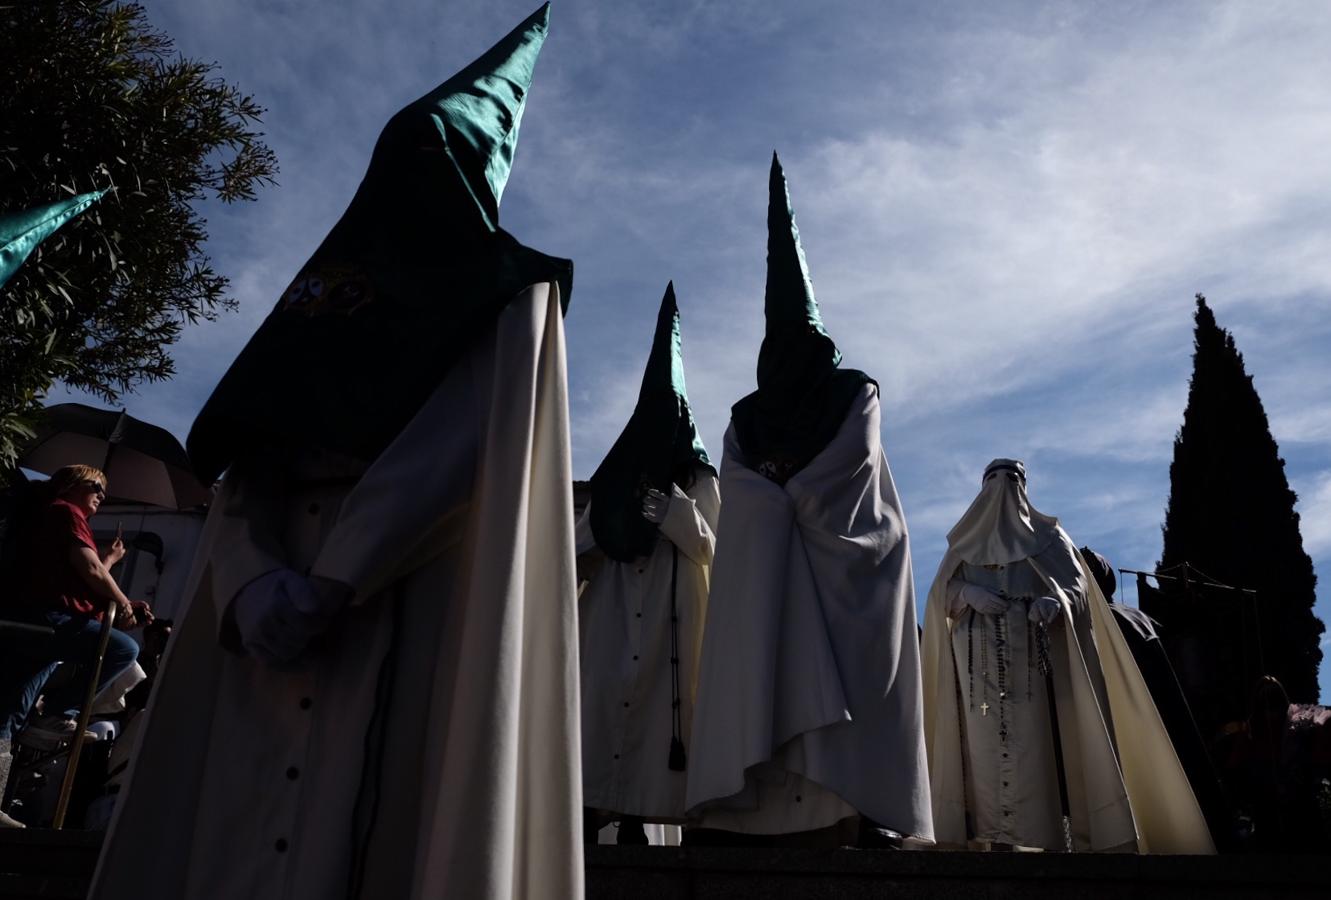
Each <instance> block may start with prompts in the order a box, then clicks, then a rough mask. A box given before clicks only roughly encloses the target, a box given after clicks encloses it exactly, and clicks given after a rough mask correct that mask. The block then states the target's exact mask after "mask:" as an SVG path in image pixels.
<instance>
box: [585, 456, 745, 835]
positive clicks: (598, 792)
mask: <svg viewBox="0 0 1331 900" xmlns="http://www.w3.org/2000/svg"><path fill="white" fill-rule="evenodd" d="M694 471H695V474H696V480H695V481H694V483H693V485H692V487H690V488H689V489H688V491H682V490H680V488H679V486H678V485H675V486H674V496H673V497H672V498H671V501H670V506H669V508H668V510H667V512H666V517H665V521H663V522H662V523H661V538H660V540H658V541H657V542H656V546H655V548H653V550H652V552H651V554H650V555H649V556H645V557H643V558H641V559H638V560H635V561H634V562H629V563H623V562H616V561H615V560H613V559H607V560H606V561H605V563H604V564H603V565H602V566H601V568H600V570H599V571H598V572H597V573H596V574H595V575H594V577H593V578H592V580H591V581H590V582H589V583H588V584H587V586H586V587H585V588H583V591H582V595H581V596H580V597H579V598H578V630H579V634H580V651H581V652H580V659H581V666H582V754H583V756H582V777H583V781H582V792H583V802H584V803H585V804H586V805H587V806H590V807H594V808H596V809H604V810H611V811H614V812H617V813H622V814H625V815H630V816H639V817H642V818H645V819H647V820H648V821H650V822H683V821H684V819H685V811H684V785H685V780H686V776H687V774H688V773H687V771H685V772H676V771H672V770H671V769H670V767H669V766H668V765H667V762H668V759H669V752H670V738H671V736H672V733H673V731H672V726H673V711H672V708H671V699H672V688H673V682H674V673H673V671H672V669H671V666H670V645H671V634H670V612H671V610H670V583H671V568H672V564H673V562H674V559H673V558H674V557H675V556H676V549H677V551H678V569H677V572H676V576H675V580H676V592H675V607H676V609H677V610H678V614H679V628H678V633H679V689H680V707H681V708H680V725H681V728H682V731H683V740H684V744H685V746H687V745H688V741H689V734H690V731H691V728H690V725H691V722H692V719H693V703H694V695H695V693H696V692H697V686H698V656H699V654H700V653H701V650H702V636H703V622H704V620H705V618H706V615H707V582H708V573H709V570H710V568H711V565H712V551H713V549H714V548H715V546H716V538H715V536H714V535H715V532H716V519H717V515H718V513H719V512H720V508H721V495H720V493H719V491H718V489H717V479H716V476H714V475H713V474H712V473H711V469H710V468H704V467H702V466H699V467H697V468H696V469H695V470H694ZM590 514H591V508H590V506H589V507H588V508H587V509H586V510H584V512H583V514H582V517H581V518H580V519H579V520H578V528H577V543H578V553H579V554H582V553H584V552H586V551H587V550H589V549H590V548H591V547H592V546H594V543H595V540H594V538H593V537H592V531H591V524H590V523H591V515H590Z"/></svg>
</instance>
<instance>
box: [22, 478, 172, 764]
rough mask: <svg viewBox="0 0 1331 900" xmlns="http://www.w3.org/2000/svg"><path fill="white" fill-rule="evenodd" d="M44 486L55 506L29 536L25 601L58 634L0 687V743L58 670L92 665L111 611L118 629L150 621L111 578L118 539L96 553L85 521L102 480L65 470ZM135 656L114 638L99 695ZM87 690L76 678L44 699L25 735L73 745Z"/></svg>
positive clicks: (127, 642) (98, 499)
mask: <svg viewBox="0 0 1331 900" xmlns="http://www.w3.org/2000/svg"><path fill="white" fill-rule="evenodd" d="M48 484H49V490H50V493H51V496H52V499H51V500H50V502H49V503H48V504H47V505H46V507H45V508H44V509H43V510H42V512H41V516H40V517H39V520H38V522H37V526H36V529H35V531H34V533H33V535H32V540H31V544H30V554H29V558H30V563H29V577H28V579H27V585H26V590H24V592H23V601H24V606H25V607H26V611H27V613H28V618H30V619H31V620H32V621H34V622H36V623H38V624H42V625H48V626H50V627H51V628H54V629H55V634H54V635H53V636H52V637H51V638H49V639H48V640H46V641H44V642H42V643H41V645H40V646H34V647H33V650H34V653H33V655H32V657H31V658H30V659H29V661H28V665H27V667H26V670H25V671H24V672H23V673H21V675H20V677H19V678H17V679H16V678H15V677H13V675H10V677H8V678H7V679H6V682H7V683H6V684H4V685H3V686H0V741H5V740H7V739H9V738H11V737H12V736H13V734H14V732H16V731H17V729H18V728H19V726H20V725H21V724H22V722H23V719H24V718H25V717H26V715H27V713H28V710H29V709H30V708H31V707H32V704H33V702H34V701H35V700H36V697H37V694H38V692H39V691H40V690H41V688H42V685H43V684H45V682H46V679H47V677H48V676H49V675H50V674H51V672H52V671H54V669H55V666H56V665H57V663H59V662H67V663H71V664H77V665H80V666H83V665H89V664H91V663H92V662H93V661H94V660H95V659H96V656H97V648H98V645H99V643H100V636H101V619H102V616H103V614H104V611H105V610H106V609H107V608H108V604H109V603H112V602H113V603H115V604H116V607H117V612H116V619H115V625H116V628H117V629H128V628H134V627H137V626H138V625H145V624H147V623H148V622H150V621H152V613H151V611H150V610H149V609H148V604H146V603H142V602H131V601H130V600H129V598H128V597H126V596H125V594H124V593H123V592H122V591H121V590H120V587H119V586H118V585H117V584H116V582H115V579H114V578H112V577H111V572H110V567H111V566H113V565H115V564H116V563H117V562H119V561H120V559H121V557H123V556H124V555H125V545H124V544H123V543H122V542H121V540H120V538H119V537H118V536H117V538H116V539H115V541H114V542H113V543H112V544H111V546H110V548H109V549H108V550H107V551H106V552H105V553H99V552H98V550H97V542H96V541H95V540H94V539H93V535H92V529H91V528H90V527H89V526H88V517H89V516H91V515H93V514H95V513H96V512H97V509H98V508H99V507H100V506H101V504H102V500H103V499H104V498H105V497H106V486H107V481H106V476H105V475H104V474H103V473H102V472H101V470H99V469H96V468H94V467H92V466H82V465H78V466H65V467H64V468H62V469H60V470H58V471H57V472H56V473H55V474H54V475H52V476H51V480H50V482H48ZM138 653H139V647H138V644H137V643H135V641H134V639H133V638H131V637H130V636H129V635H127V634H125V633H124V632H123V631H121V630H113V631H112V632H111V637H110V642H109V643H108V644H107V648H106V654H105V656H104V657H103V659H102V672H101V678H100V679H99V681H98V689H99V690H100V689H101V688H102V687H104V686H106V685H107V684H108V683H110V682H111V681H112V680H113V679H114V678H115V677H116V676H118V675H119V674H120V673H122V672H124V671H125V670H126V669H128V668H129V667H130V666H131V665H133V663H134V660H135V659H136V658H137V657H138ZM16 682H17V683H16ZM86 687H87V680H86V678H73V679H70V680H69V681H67V682H66V683H65V684H64V685H62V686H61V687H59V688H56V689H55V690H53V691H50V692H48V693H47V695H46V699H45V701H44V704H43V706H44V709H45V711H46V714H45V715H43V716H41V717H39V718H38V719H36V720H35V721H34V722H32V723H31V724H30V725H29V728H31V729H33V730H35V731H38V732H40V733H43V734H46V735H50V736H55V737H61V738H65V737H72V736H73V733H74V730H75V728H76V727H77V724H76V722H75V721H74V718H75V716H77V715H78V707H79V705H80V704H81V703H82V700H83V693H84V691H85V690H86Z"/></svg>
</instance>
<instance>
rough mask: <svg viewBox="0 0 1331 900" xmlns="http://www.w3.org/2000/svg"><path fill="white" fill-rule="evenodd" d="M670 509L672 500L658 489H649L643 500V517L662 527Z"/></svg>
mask: <svg viewBox="0 0 1331 900" xmlns="http://www.w3.org/2000/svg"><path fill="white" fill-rule="evenodd" d="M669 509H670V498H669V497H667V496H666V495H665V494H663V493H661V492H660V491H658V490H657V489H656V488H648V490H647V495H646V496H645V497H643V498H642V517H643V518H644V519H646V520H647V521H648V522H651V523H652V524H653V525H660V524H661V523H662V522H664V521H665V517H666V512H668V511H669Z"/></svg>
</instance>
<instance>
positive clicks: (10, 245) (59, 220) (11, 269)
mask: <svg viewBox="0 0 1331 900" xmlns="http://www.w3.org/2000/svg"><path fill="white" fill-rule="evenodd" d="M105 193H106V192H105V191H93V192H92V193H90V194H79V195H78V196H77V197H70V198H68V199H65V200H57V201H56V202H55V203H47V204H45V205H44V206H35V207H33V208H32V209H25V210H21V211H19V212H12V213H0V287H4V286H5V283H6V282H7V281H9V279H10V278H12V277H13V275H14V273H15V272H16V271H18V267H19V266H21V265H23V261H24V260H26V259H27V258H28V256H29V255H31V253H32V251H33V250H36V249H37V245H38V244H40V243H41V242H42V241H44V240H46V239H47V238H48V237H50V236H51V235H52V234H54V233H55V231H56V229H58V228H59V227H60V226H61V225H64V224H65V223H66V222H68V221H69V220H70V219H72V218H74V217H75V216H77V215H78V214H79V213H81V212H83V211H84V210H85V209H87V208H88V207H89V206H92V205H93V204H94V203H96V202H97V201H98V200H100V199H101V198H102V195H103V194H105Z"/></svg>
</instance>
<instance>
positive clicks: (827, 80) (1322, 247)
mask: <svg viewBox="0 0 1331 900" xmlns="http://www.w3.org/2000/svg"><path fill="white" fill-rule="evenodd" d="M533 6H535V0H522V2H510V0H504V2H499V3H494V4H491V3H462V2H453V3H447V4H440V3H438V2H437V0H403V2H399V3H395V4H393V5H392V8H391V9H384V8H382V7H381V6H380V5H378V4H355V5H351V4H349V5H347V6H346V7H344V8H339V12H338V14H337V15H331V14H330V13H329V11H328V8H327V6H326V4H322V3H317V2H315V0H282V2H271V0H263V2H260V0H236V2H231V3H225V4H204V3H199V2H194V0H158V2H157V3H155V4H154V5H153V7H152V9H151V14H152V16H153V17H154V20H155V21H158V22H159V24H161V25H162V27H164V28H165V29H166V30H168V31H169V32H170V33H171V34H172V35H173V36H175V37H176V39H177V41H178V42H179V44H180V46H181V49H182V50H183V51H184V52H185V53H187V54H188V55H191V56H201V57H204V58H208V59H217V60H218V61H219V62H220V63H221V65H222V69H223V73H224V74H225V76H226V77H227V78H228V79H230V80H234V81H237V82H239V83H240V84H241V85H242V86H243V87H244V88H245V89H246V90H248V91H251V92H253V93H255V94H256V95H258V97H259V99H260V101H261V102H263V103H264V104H266V105H267V106H268V107H269V109H270V112H269V115H268V117H267V121H266V125H267V128H268V131H269V134H270V137H271V139H272V142H273V145H274V147H275V148H276V149H277V151H278V154H279V157H280V159H281V162H282V175H281V182H282V183H281V186H280V187H279V188H277V189H274V190H271V191H267V192H265V194H264V195H263V197H262V199H261V201H260V202H259V203H258V204H254V205H249V206H245V207H238V208H235V209H216V210H214V209H210V210H209V216H210V219H211V225H212V233H213V241H212V244H211V246H212V249H213V253H214V255H215V257H216V262H217V264H218V266H219V267H220V268H221V269H222V270H223V271H225V272H227V273H228V274H230V275H231V277H232V278H233V284H234V288H235V294H236V296H237V297H238V298H239V300H240V301H241V304H242V307H241V312H240V313H239V314H238V315H234V316H230V317H227V318H226V319H224V320H223V321H222V322H220V323H217V324H215V325H210V326H205V327H201V328H198V329H192V330H190V331H189V332H187V336H186V338H185V339H184V340H183V341H182V343H181V345H180V354H179V361H180V377H179V378H178V379H177V380H176V381H175V382H172V383H170V384H167V385H161V386H152V387H150V388H148V389H145V390H144V391H143V392H142V394H141V396H140V397H139V398H137V399H132V400H131V402H132V403H133V404H134V406H135V408H136V411H138V412H140V413H141V414H143V415H146V416H148V417H149V418H156V419H158V420H159V421H162V422H163V424H166V425H167V426H168V427H170V428H171V429H172V430H174V431H176V432H177V433H180V434H183V432H184V431H185V430H186V428H187V427H188V423H189V421H190V419H191V418H192V415H193V411H194V410H197V408H198V406H199V405H200V404H201V403H202V401H203V399H204V397H205V396H206V394H207V391H208V390H209V389H210V387H211V385H212V384H213V383H214V382H215V381H216V379H217V377H218V376H220V374H221V372H222V371H223V370H224V369H225V367H226V365H227V364H228V363H229V362H230V359H231V358H232V357H233V356H234V354H235V352H236V351H237V350H238V349H239V347H240V346H241V344H242V343H243V342H244V340H245V338H246V337H247V336H248V334H249V333H250V332H251V331H252V330H253V328H254V326H255V325H256V324H257V322H258V320H259V319H260V318H261V317H262V316H263V315H264V314H266V312H267V311H268V309H269V308H270V306H271V304H272V303H273V301H274V300H275V298H276V297H277V296H278V293H279V292H280V291H281V289H282V288H283V287H284V286H285V284H286V282H287V280H288V279H289V278H290V276H291V275H292V274H294V272H295V271H296V269H297V268H298V267H299V265H300V264H301V263H302V262H303V261H304V259H305V258H306V257H307V256H308V254H309V252H310V251H311V250H312V249H313V248H314V246H315V245H316V244H317V242H318V240H319V239H320V238H321V237H322V236H323V234H324V233H325V231H326V230H327V228H328V226H329V225H330V224H331V223H332V221H333V220H334V219H335V218H336V216H337V215H338V214H339V213H340V211H341V209H342V208H343V206H344V205H345V203H346V202H347V200H348V199H349V198H350V196H351V193H352V191H353V190H354V188H355V185H356V184H357V182H358V181H359V179H360V177H361V174H362V173H363V171H364V167H365V163H366V161H367V159H368V155H369V150H370V147H371V146H372V144H373V141H374V138H375V136H376V135H377V132H378V129H379V128H380V127H381V125H382V123H383V121H384V120H385V119H386V117H387V116H388V115H389V114H391V113H392V112H393V111H394V110H396V109H397V108H398V107H400V106H401V105H402V104H403V103H405V102H406V101H408V100H410V99H412V98H413V97H415V96H417V95H418V94H419V93H421V92H422V91H424V90H425V89H428V88H429V87H431V86H432V85H433V84H434V83H436V82H437V81H439V80H441V79H442V78H443V77H446V76H447V75H448V74H450V73H451V72H452V71H454V70H455V69H456V68H458V67H459V66H461V65H462V64H464V63H465V62H467V61H469V60H470V59H471V58H472V57H473V56H475V55H476V54H477V53H478V52H479V51H480V50H482V49H484V48H485V47H486V46H488V45H489V44H490V43H491V42H492V41H493V40H494V39H496V38H497V37H498V36H500V35H501V34H503V33H504V32H505V31H506V30H507V29H508V28H510V27H512V25H513V24H514V23H516V22H517V21H518V20H519V19H520V18H521V17H522V16H524V15H525V14H526V13H528V12H530V8H531V7H533ZM1327 46H1331V18H1328V17H1327V16H1325V15H1324V13H1323V11H1322V10H1321V9H1319V8H1318V7H1317V6H1316V5H1309V4H1305V3H1300V2H1272V3H1263V4H1253V3H1247V2H1229V3H1200V2H1196V3H1176V4H1144V3H1125V4H1113V5H1105V4H1092V3H1085V4H1044V3H1029V4H1024V3H1013V4H1003V5H1002V6H1001V8H999V7H992V8H991V7H986V6H983V5H976V4H967V5H958V6H951V5H940V4H933V3H923V2H919V3H915V2H900V3H892V4H881V3H877V2H867V0H865V2H857V3H838V4H806V3H797V2H793V0H792V2H765V3H762V4H758V3H756V2H748V0H746V2H743V3H726V4H718V3H705V2H700V0H693V2H688V3H676V4H666V5H662V4H654V3H647V2H633V3H628V2H626V3H617V4H605V3H598V2H594V0H557V2H556V5H555V8H554V10H553V17H552V27H551V35H550V38H549V41H548V42H547V45H546V49H545V51H544V52H543V54H542V59H541V61H540V63H539V65H538V70H537V74H536V83H535V85H534V88H533V91H532V95H531V98H530V102H529V104H528V108H527V111H526V114H525V116H524V120H523V126H522V139H521V144H520V147H519V150H518V156H517V160H516V163H515V166H514V170H513V176H512V179H511V180H510V183H509V187H508V190H507V192H506V194H505V197H504V220H505V224H506V227H508V228H509V229H510V230H512V231H513V232H514V233H515V234H517V235H518V236H519V237H520V238H521V239H522V240H524V241H525V242H527V243H530V244H531V245H533V246H536V247H538V248H540V249H542V250H545V251H547V252H551V253H558V254H561V255H566V256H570V257H572V258H574V259H575V260H576V262H577V279H576V285H575V290H574V297H573V303H572V308H571V310H570V313H569V317H568V320H567V330H568V341H569V351H570V358H569V371H570V378H571V398H572V412H573V427H574V464H575V472H576V474H578V475H579V476H581V477H585V476H587V475H589V474H590V473H591V471H592V470H593V469H594V468H595V466H596V465H597V464H598V463H599V461H600V458H601V456H602V454H604V452H605V450H606V449H607V448H608V447H609V446H610V443H611V442H612V441H613V440H614V438H615V436H616V435H617V434H618V433H619V430H620V429H621V428H622V426H623V423H624V421H625V420H626V419H627V416H628V414H629V412H630V410H631V409H632V405H633V402H634V399H635V397H636V391H637V385H638V380H639V378H640V374H641V368H642V365H643V362H644V361H645V358H646V354H647V349H648V344H649V342H650V336H651V330H652V322H653V320H654V316H655V311H656V308H657V303H658V301H659V300H660V297H661V292H662V290H663V289H664V286H665V283H666V281H667V280H668V279H671V278H673V279H674V280H675V283H676V287H677V289H678V292H679V299H680V304H681V307H682V313H683V325H684V347H685V357H686V362H687V367H688V382H689V387H690V392H691V397H692V400H693V404H694V407H695V411H696V413H697V415H698V418H699V420H700V423H701V426H702V429H703V434H704V438H705V440H706V442H707V444H708V446H709V448H711V449H712V450H713V451H714V452H718V453H719V450H720V444H721V435H722V433H723V431H724V429H725V427H726V424H727V421H728V417H729V407H730V404H732V403H733V402H734V401H735V400H736V399H738V398H739V397H740V396H741V395H743V394H744V393H747V392H748V391H749V390H751V389H752V386H753V371H754V363H755V360H756V355H757V348H758V343H759V341H760V339H761V333H762V307H761V303H762V294H763V283H764V277H765V270H764V254H765V207H766V202H767V198H766V173H767V165H768V160H769V157H770V153H771V151H772V149H773V148H775V149H777V150H779V151H780V153H781V155H782V160H783V162H784V163H785V166H786V170H787V174H788V176H789V178H790V182H791V184H790V186H791V192H792V195H793V200H794V203H795V208H796V214H797V217H798V219H799V224H800V228H801V232H802V234H803V236H804V239H805V248H806V250H807V252H808V255H809V262H810V266H811V269H812V273H813V278H814V283H815V286H816V289H817V292H818V296H819V300H820V302H821V303H822V306H823V311H824V317H825V319H826V321H827V324H828V327H829V329H830V330H831V332H832V334H833V335H834V337H835V338H836V339H837V341H838V343H839V344H840V345H841V346H842V348H843V350H844V352H845V354H846V361H847V365H853V366H856V367H860V368H863V369H865V370H867V371H868V372H870V374H872V375H873V376H874V377H875V378H877V379H878V380H879V382H880V384H881V385H882V387H883V397H884V438H885V443H886V446H887V448H888V452H889V454H890V456H891V460H892V467H893V472H894V474H895V477H896V479H897V482H898V485H899V488H900V490H901V493H902V496H903V498H904V500H905V502H906V512H907V516H908V519H909V522H910V526H911V532H912V539H913V542H914V548H915V553H916V556H917V563H916V570H917V572H919V573H922V574H921V575H920V576H919V577H920V579H921V584H920V585H919V587H920V588H921V590H923V588H925V587H927V579H928V578H929V577H931V575H932V569H933V566H934V563H935V561H936V559H937V557H938V554H939V553H941V550H942V547H943V544H944V535H945V533H946V531H947V530H948V528H949V527H950V526H951V524H952V523H953V522H954V521H955V520H956V518H957V517H958V516H959V515H960V513H961V512H962V511H963V510H964V509H965V506H966V504H967V503H968V502H969V500H970V499H971V497H972V496H973V495H974V491H975V488H976V479H977V478H978V475H979V472H980V470H981V469H982V468H983V466H984V464H985V462H987V461H988V459H989V458H991V457H994V456H1000V455H1021V456H1025V457H1026V458H1027V461H1028V463H1029V464H1030V467H1031V473H1032V495H1033V497H1034V499H1035V502H1036V503H1037V505H1039V506H1041V507H1042V508H1045V509H1047V511H1049V512H1052V513H1056V514H1058V515H1060V516H1061V517H1062V519H1063V521H1064V522H1065V524H1067V525H1068V527H1069V530H1070V531H1071V532H1072V534H1073V536H1074V538H1076V539H1078V540H1079V541H1081V542H1086V543H1092V544H1093V545H1095V546H1097V547H1099V548H1100V549H1102V550H1103V551H1104V552H1106V553H1107V554H1108V555H1109V556H1110V557H1111V558H1112V559H1114V560H1115V561H1116V562H1119V563H1120V564H1127V565H1134V566H1141V567H1149V565H1150V561H1151V560H1153V559H1154V558H1155V556H1156V555H1158V553H1159V531H1158V527H1159V522H1160V519H1161V516H1162V511H1163V508H1164V503H1165V497H1166V495H1167V492H1168V480H1167V479H1168V463H1169V458H1170V446H1171V441H1172V439H1173V436H1174V433H1175V431H1176V429H1177V428H1178V425H1179V424H1180V422H1181V418H1182V411H1183V404H1184V402H1185V399H1186V392H1187V378H1188V373H1189V369H1190V356H1191V324H1192V323H1191V312H1192V304H1191V297H1192V294H1193V293H1194V292H1196V291H1199V290H1200V291H1203V292H1205V293H1206V294H1207V295H1208V297H1209V298H1210V300H1211V302H1212V305H1213V308H1215V309H1216V312H1217V315H1218V317H1219V319H1220V321H1221V323H1222V324H1224V325H1226V326H1228V327H1231V328H1232V329H1233V330H1234V332H1235V335H1236V339H1237V340H1238V342H1239V346H1240V348H1241V349H1242V350H1243V351H1244V353H1245V356H1246V358H1247V361H1248V365H1249V370H1250V372H1252V373H1253V374H1254V376H1255V379H1256V383H1257V385H1258V388H1259V390H1260V391H1261V393H1262V397H1263V399H1264V401H1265V403H1266V406H1267V409H1268V410H1269V412H1270V414H1271V420H1272V426H1273V431H1274V433H1275V436H1276V438H1277V440H1278V441H1280V442H1281V447H1282V450H1283V451H1284V452H1285V455H1286V459H1287V462H1288V469H1289V472H1290V476H1291V480H1292V481H1293V482H1294V483H1295V484H1296V486H1297V487H1298V488H1299V489H1300V490H1301V492H1302V501H1301V505H1300V509H1301V512H1302V514H1303V528H1304V538H1305V542H1306V544H1307V546H1308V549H1309V552H1311V553H1312V554H1313V555H1314V558H1315V560H1316V561H1317V562H1318V563H1319V564H1320V567H1321V568H1323V570H1325V569H1326V567H1327V565H1328V564H1331V476H1329V475H1328V469H1327V459H1328V458H1329V457H1331V453H1328V450H1331V406H1328V405H1327V402H1326V400H1325V398H1326V397H1327V396H1328V391H1329V390H1331V363H1328V362H1327V360H1326V358H1325V357H1326V354H1325V347H1326V346H1327V341H1328V340H1331V324H1328V323H1331V316H1328V312H1331V254H1327V253H1326V247H1327V246H1329V245H1331V154H1327V153H1326V152H1325V148H1326V147H1327V146H1329V145H1331V116H1327V115H1326V110H1327V109H1328V108H1331V57H1328V55H1327V54H1326V52H1325V48H1326V47H1327ZM1326 596H1327V594H1326V593H1325V590H1324V593H1323V597H1324V598H1325V597H1326ZM1319 609H1320V610H1321V612H1322V614H1323V615H1324V616H1327V615H1328V613H1331V610H1329V609H1328V604H1327V603H1326V602H1325V600H1324V602H1323V603H1322V604H1320V605H1319Z"/></svg>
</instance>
